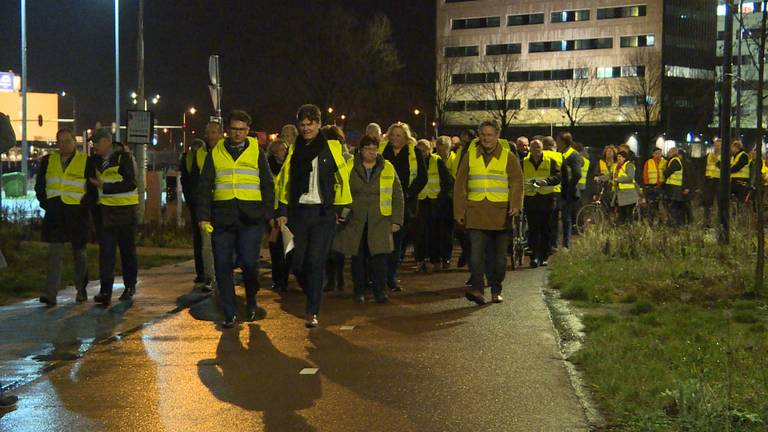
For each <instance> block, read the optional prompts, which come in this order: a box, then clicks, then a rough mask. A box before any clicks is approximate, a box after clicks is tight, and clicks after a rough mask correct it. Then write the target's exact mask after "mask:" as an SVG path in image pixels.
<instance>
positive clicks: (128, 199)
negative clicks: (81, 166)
mask: <svg viewBox="0 0 768 432" xmlns="http://www.w3.org/2000/svg"><path fill="white" fill-rule="evenodd" d="M122 157H123V154H122V153H120V154H119V155H118V156H117V165H115V166H112V167H109V168H107V169H105V170H104V172H101V173H99V172H98V171H96V176H97V177H98V178H99V179H101V181H102V182H104V183H120V182H121V181H123V176H122V175H120V172H119V170H120V161H121V160H122ZM99 204H100V205H104V206H109V207H121V206H130V205H138V204H139V191H138V190H137V189H136V188H134V189H133V190H131V191H128V192H122V193H116V194H108V193H104V190H103V188H99Z"/></svg>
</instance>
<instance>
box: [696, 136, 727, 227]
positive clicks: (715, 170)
mask: <svg viewBox="0 0 768 432" xmlns="http://www.w3.org/2000/svg"><path fill="white" fill-rule="evenodd" d="M721 146H722V141H721V140H720V138H715V141H714V148H713V149H712V151H711V152H710V153H709V154H708V155H707V167H706V171H705V172H704V190H703V194H702V197H701V205H702V207H704V226H705V227H707V228H711V227H712V207H714V205H715V202H716V201H717V194H718V191H719V189H720V166H719V165H720V150H721Z"/></svg>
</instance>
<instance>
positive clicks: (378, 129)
mask: <svg viewBox="0 0 768 432" xmlns="http://www.w3.org/2000/svg"><path fill="white" fill-rule="evenodd" d="M374 132H375V133H377V134H379V135H381V126H379V125H378V123H368V126H366V127H365V134H366V135H370V134H371V133H374Z"/></svg>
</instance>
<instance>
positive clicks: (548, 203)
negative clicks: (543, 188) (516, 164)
mask: <svg viewBox="0 0 768 432" xmlns="http://www.w3.org/2000/svg"><path fill="white" fill-rule="evenodd" d="M529 160H530V161H531V164H533V167H534V168H538V167H539V165H541V163H542V162H543V161H544V158H543V157H542V159H541V161H539V163H538V164H537V163H535V162H534V161H533V159H529ZM522 165H523V172H525V160H523V163H522ZM523 180H524V181H525V182H526V183H527V182H528V179H523ZM545 180H546V181H547V186H557V185H559V184H560V182H561V181H562V178H561V177H560V167H559V166H558V165H557V164H556V163H555V161H551V162H550V164H549V177H546V178H545ZM523 187H524V188H525V187H527V186H526V185H523ZM556 204H557V194H556V193H551V194H537V195H533V196H528V195H526V196H525V198H524V204H523V208H525V209H526V210H532V211H546V210H553V209H554V208H555V205H556Z"/></svg>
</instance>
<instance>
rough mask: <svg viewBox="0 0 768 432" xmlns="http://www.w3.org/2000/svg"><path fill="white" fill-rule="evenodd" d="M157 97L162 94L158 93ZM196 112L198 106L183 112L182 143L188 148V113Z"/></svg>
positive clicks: (193, 113)
mask: <svg viewBox="0 0 768 432" xmlns="http://www.w3.org/2000/svg"><path fill="white" fill-rule="evenodd" d="M157 97H158V98H159V97H160V95H158V96H157ZM196 112H197V108H195V107H190V108H189V109H188V110H186V111H184V112H183V113H182V114H181V128H182V129H183V133H184V135H183V138H182V141H183V143H182V144H184V148H187V113H189V114H190V115H195V113H196Z"/></svg>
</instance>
